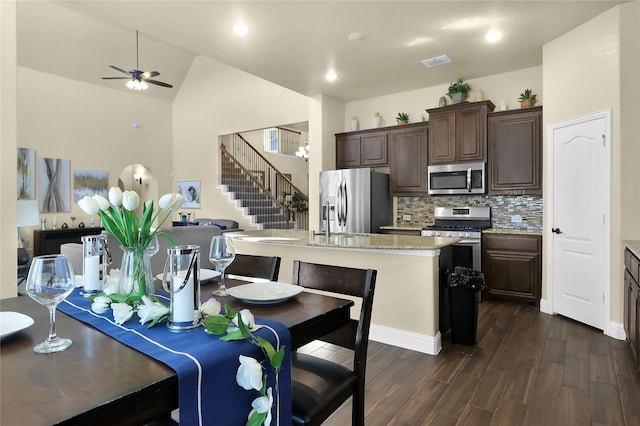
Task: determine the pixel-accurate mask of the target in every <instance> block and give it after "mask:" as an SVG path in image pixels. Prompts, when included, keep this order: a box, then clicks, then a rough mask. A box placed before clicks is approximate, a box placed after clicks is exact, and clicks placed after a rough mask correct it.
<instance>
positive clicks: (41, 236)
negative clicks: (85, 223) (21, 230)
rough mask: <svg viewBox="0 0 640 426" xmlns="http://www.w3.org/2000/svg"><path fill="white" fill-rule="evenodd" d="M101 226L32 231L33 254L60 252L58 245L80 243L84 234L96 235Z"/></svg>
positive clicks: (99, 231)
mask: <svg viewBox="0 0 640 426" xmlns="http://www.w3.org/2000/svg"><path fill="white" fill-rule="evenodd" d="M101 232H102V228H67V229H47V230H45V231H42V230H40V229H36V230H35V231H33V255H34V256H41V255H44V254H56V253H60V245H61V244H64V243H81V242H82V239H81V238H82V237H83V236H85V235H98V234H99V233H101Z"/></svg>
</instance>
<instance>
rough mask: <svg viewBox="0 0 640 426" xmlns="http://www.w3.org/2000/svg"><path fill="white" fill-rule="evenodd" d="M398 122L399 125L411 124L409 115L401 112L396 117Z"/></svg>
mask: <svg viewBox="0 0 640 426" xmlns="http://www.w3.org/2000/svg"><path fill="white" fill-rule="evenodd" d="M396 121H397V122H398V124H407V123H408V122H409V114H407V113H406V112H399V113H398V115H397V116H396Z"/></svg>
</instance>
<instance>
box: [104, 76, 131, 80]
mask: <svg viewBox="0 0 640 426" xmlns="http://www.w3.org/2000/svg"><path fill="white" fill-rule="evenodd" d="M102 79H103V80H131V77H102Z"/></svg>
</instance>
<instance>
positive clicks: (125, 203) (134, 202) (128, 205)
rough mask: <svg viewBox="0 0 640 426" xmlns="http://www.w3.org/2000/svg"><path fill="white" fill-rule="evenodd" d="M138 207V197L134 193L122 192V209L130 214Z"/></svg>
mask: <svg viewBox="0 0 640 426" xmlns="http://www.w3.org/2000/svg"><path fill="white" fill-rule="evenodd" d="M139 205H140V196H139V195H138V193H137V192H135V191H124V192H123V193H122V207H124V208H125V210H129V211H130V212H132V211H135V209H137V208H138V206H139Z"/></svg>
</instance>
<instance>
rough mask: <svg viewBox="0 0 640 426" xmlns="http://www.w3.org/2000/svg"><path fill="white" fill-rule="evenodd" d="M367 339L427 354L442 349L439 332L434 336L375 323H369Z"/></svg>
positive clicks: (433, 353) (436, 353) (434, 353)
mask: <svg viewBox="0 0 640 426" xmlns="http://www.w3.org/2000/svg"><path fill="white" fill-rule="evenodd" d="M369 340H373V341H375V342H380V343H384V344H386V345H392V346H398V347H400V348H404V349H410V350H412V351H417V352H422V353H425V354H429V355H438V353H439V352H440V350H441V349H442V340H441V336H440V332H438V334H437V335H436V336H427V335H426V334H419V333H413V332H410V331H404V330H398V329H396V328H391V327H385V326H383V325H376V324H371V330H370V331H369Z"/></svg>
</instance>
